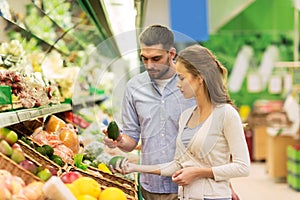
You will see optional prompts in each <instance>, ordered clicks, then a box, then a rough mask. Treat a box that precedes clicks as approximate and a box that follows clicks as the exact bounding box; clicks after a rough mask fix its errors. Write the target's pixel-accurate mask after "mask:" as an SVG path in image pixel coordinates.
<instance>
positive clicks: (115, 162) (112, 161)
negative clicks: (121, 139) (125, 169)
mask: <svg viewBox="0 0 300 200" xmlns="http://www.w3.org/2000/svg"><path fill="white" fill-rule="evenodd" d="M124 158H125V157H124V156H114V157H112V158H111V159H110V161H109V162H108V167H109V166H112V167H113V168H114V169H115V168H116V165H117V161H118V160H121V162H120V164H121V163H122V162H123V160H124Z"/></svg>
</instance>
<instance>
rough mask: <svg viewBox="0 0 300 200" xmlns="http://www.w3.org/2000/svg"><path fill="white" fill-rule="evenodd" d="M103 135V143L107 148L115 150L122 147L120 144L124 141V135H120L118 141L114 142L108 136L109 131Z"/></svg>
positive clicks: (104, 131)
mask: <svg viewBox="0 0 300 200" xmlns="http://www.w3.org/2000/svg"><path fill="white" fill-rule="evenodd" d="M103 133H104V134H105V137H104V139H103V142H104V144H105V145H106V146H108V147H109V148H111V149H113V148H116V147H118V146H119V145H120V142H121V140H122V134H120V135H119V137H118V138H117V139H116V140H112V139H110V138H109V137H108V136H107V131H106V130H103Z"/></svg>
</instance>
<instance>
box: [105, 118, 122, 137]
mask: <svg viewBox="0 0 300 200" xmlns="http://www.w3.org/2000/svg"><path fill="white" fill-rule="evenodd" d="M119 133H120V131H119V127H118V125H117V123H116V122H115V121H111V122H110V123H109V124H108V127H107V136H108V137H109V138H111V139H113V140H116V139H117V138H118V137H119Z"/></svg>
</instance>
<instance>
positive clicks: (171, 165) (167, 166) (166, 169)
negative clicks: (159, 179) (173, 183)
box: [159, 160, 181, 176]
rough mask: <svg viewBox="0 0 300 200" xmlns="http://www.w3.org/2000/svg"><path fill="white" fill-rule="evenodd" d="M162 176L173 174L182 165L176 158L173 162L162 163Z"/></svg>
mask: <svg viewBox="0 0 300 200" xmlns="http://www.w3.org/2000/svg"><path fill="white" fill-rule="evenodd" d="M159 166H160V175H161V176H172V175H173V174H174V173H175V172H176V171H177V170H179V169H181V165H180V164H179V163H178V162H176V161H175V160H174V161H172V162H168V163H164V164H160V165H159Z"/></svg>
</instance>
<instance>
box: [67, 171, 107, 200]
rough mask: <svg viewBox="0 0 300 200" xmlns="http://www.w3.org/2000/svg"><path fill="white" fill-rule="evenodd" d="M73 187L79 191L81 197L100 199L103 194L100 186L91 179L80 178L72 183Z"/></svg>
mask: <svg viewBox="0 0 300 200" xmlns="http://www.w3.org/2000/svg"><path fill="white" fill-rule="evenodd" d="M72 185H73V186H74V187H75V189H76V190H77V191H78V193H79V196H80V195H90V196H92V197H95V198H98V197H99V194H100V192H101V188H100V184H99V183H98V182H97V181H96V180H94V179H92V178H90V177H85V176H83V177H80V178H78V179H76V180H75V181H74V182H73V183H72Z"/></svg>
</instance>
